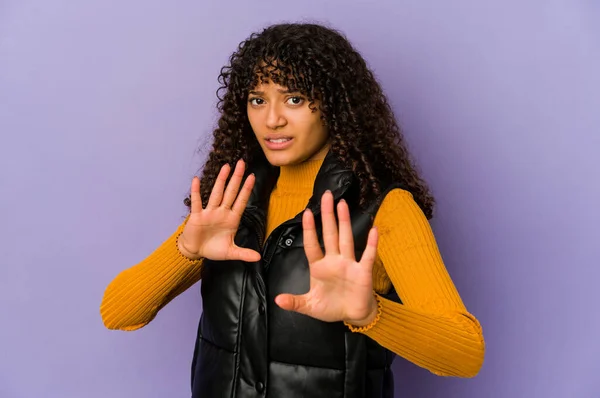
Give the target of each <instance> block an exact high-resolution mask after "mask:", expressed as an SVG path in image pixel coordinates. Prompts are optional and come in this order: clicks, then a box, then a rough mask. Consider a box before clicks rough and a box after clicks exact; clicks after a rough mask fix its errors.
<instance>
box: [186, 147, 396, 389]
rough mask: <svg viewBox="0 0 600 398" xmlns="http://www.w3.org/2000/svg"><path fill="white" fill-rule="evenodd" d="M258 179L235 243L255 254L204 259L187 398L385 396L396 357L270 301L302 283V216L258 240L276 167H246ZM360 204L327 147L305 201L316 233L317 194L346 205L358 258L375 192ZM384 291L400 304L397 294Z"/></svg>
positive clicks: (305, 279) (305, 275)
mask: <svg viewBox="0 0 600 398" xmlns="http://www.w3.org/2000/svg"><path fill="white" fill-rule="evenodd" d="M250 172H253V173H255V175H256V183H255V186H254V188H253V192H252V194H251V197H250V199H249V202H248V204H247V207H246V210H245V212H244V215H243V217H242V220H241V223H240V227H239V229H238V232H237V235H236V237H235V242H236V244H237V245H239V246H241V247H247V248H251V249H254V250H256V251H258V252H259V253H261V255H262V258H261V260H260V261H258V262H254V263H248V262H243V261H209V260H205V261H204V265H203V271H202V283H201V293H202V304H203V313H202V316H201V318H200V323H199V327H198V335H197V340H196V347H195V350H194V358H193V362H192V398H214V397H231V398H250V397H252V398H259V397H270V398H300V397H310V398H366V397H369V398H390V397H393V394H394V387H393V375H392V372H391V369H390V366H391V363H392V361H393V358H394V354H393V353H392V352H390V351H389V350H387V349H385V348H383V347H382V346H380V345H379V344H377V343H376V342H375V341H373V340H372V339H370V338H368V337H367V336H365V335H363V334H361V333H352V332H350V330H349V329H348V328H347V327H346V326H345V325H344V324H343V323H342V322H333V323H328V322H322V321H319V320H316V319H314V318H311V317H308V316H305V315H301V314H298V313H295V312H290V311H285V310H283V309H281V308H280V307H279V306H277V304H275V302H274V299H275V297H276V296H277V295H278V294H280V293H292V294H303V293H306V292H308V290H309V269H308V261H307V259H306V255H305V253H304V248H303V237H302V213H300V214H298V215H297V216H296V217H294V218H293V219H291V220H288V221H286V222H284V223H283V224H281V225H280V226H278V227H277V228H276V229H275V230H274V231H273V232H272V233H271V235H270V236H269V237H268V238H267V240H266V241H265V242H264V244H263V241H264V234H265V226H266V217H267V209H268V203H269V197H270V194H271V191H272V189H273V188H274V186H275V183H276V182H277V178H278V168H274V167H271V166H269V165H265V164H262V165H260V166H258V167H254V168H253V169H251V170H248V171H247V174H249V173H250ZM394 187H396V186H392V185H390V186H388V189H386V190H385V192H384V194H383V195H381V198H380V200H378V201H375V203H374V204H373V205H371V207H370V208H369V209H367V210H366V211H365V210H361V209H360V208H359V206H358V196H359V195H358V192H359V186H358V180H357V179H356V178H355V177H354V175H353V173H352V171H351V170H347V169H345V168H344V167H343V166H342V165H341V164H340V163H339V162H338V161H337V159H336V158H335V157H334V156H333V155H332V154H331V152H330V153H329V154H328V155H327V156H326V158H325V159H324V161H323V164H322V166H321V168H320V170H319V172H318V174H317V177H316V179H315V183H314V188H313V195H312V197H311V199H310V200H309V203H308V208H310V209H311V210H312V211H313V213H314V214H315V223H316V226H317V233H318V236H319V241H320V243H321V245H322V246H323V241H322V236H321V217H320V199H321V196H322V195H323V193H324V192H325V191H326V190H330V191H332V193H333V196H334V200H335V203H337V202H338V201H339V200H340V199H342V198H344V199H345V200H346V201H347V202H348V205H349V207H350V214H351V220H352V230H353V234H354V239H355V242H354V243H355V250H356V256H357V257H356V258H357V259H360V257H361V255H362V252H363V250H364V248H365V246H366V241H367V235H368V232H369V229H370V227H371V226H372V222H373V218H374V215H375V214H376V212H377V209H378V208H379V204H380V203H381V199H382V198H383V197H384V196H385V194H386V193H387V192H388V191H389V190H390V189H392V188H394ZM386 297H388V298H391V299H393V300H395V301H399V299H398V296H397V295H395V293H394V292H393V289H392V292H390V293H389V294H387V295H386Z"/></svg>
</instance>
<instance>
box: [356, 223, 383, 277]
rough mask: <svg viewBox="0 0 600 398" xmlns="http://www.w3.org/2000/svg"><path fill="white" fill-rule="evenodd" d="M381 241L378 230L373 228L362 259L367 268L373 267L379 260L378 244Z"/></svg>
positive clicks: (361, 261)
mask: <svg viewBox="0 0 600 398" xmlns="http://www.w3.org/2000/svg"><path fill="white" fill-rule="evenodd" d="M378 241H379V233H378V231H377V228H371V230H370V231H369V237H368V238H367V247H366V249H365V251H364V252H363V254H362V257H361V258H360V263H361V264H362V265H363V266H365V267H370V268H372V267H373V264H374V263H375V259H376V258H377V243H378Z"/></svg>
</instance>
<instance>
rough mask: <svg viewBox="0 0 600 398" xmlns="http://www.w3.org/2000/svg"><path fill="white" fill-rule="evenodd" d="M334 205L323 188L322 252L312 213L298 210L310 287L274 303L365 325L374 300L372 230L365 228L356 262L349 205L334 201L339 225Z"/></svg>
mask: <svg viewBox="0 0 600 398" xmlns="http://www.w3.org/2000/svg"><path fill="white" fill-rule="evenodd" d="M333 207H334V206H333V195H332V194H331V192H326V193H325V194H324V195H323V197H322V198H321V217H322V221H323V241H324V244H325V254H323V251H322V250H321V247H320V245H319V241H318V238H317V231H316V229H315V219H314V216H313V214H312V212H311V211H310V210H308V209H307V210H305V212H304V214H303V218H302V228H303V236H304V251H305V253H306V257H307V259H308V264H309V268H310V290H309V291H308V293H305V294H302V295H292V294H280V295H278V296H277V297H276V298H275V302H276V303H277V305H279V306H280V307H281V308H283V309H285V310H289V311H296V312H299V313H301V314H305V315H308V316H311V317H313V318H316V319H319V320H321V321H325V322H336V321H345V322H348V323H350V324H352V325H355V326H359V327H360V326H364V325H368V324H369V323H370V322H372V321H373V320H374V319H375V316H376V314H377V301H376V300H375V297H374V296H373V263H374V262H375V258H376V255H377V240H378V235H377V229H376V228H372V229H371V230H370V231H369V237H368V241H367V247H366V249H365V251H364V252H363V255H362V258H361V259H360V261H358V262H357V261H356V259H355V257H354V238H353V235H352V227H351V224H350V211H349V209H348V204H347V203H346V202H345V201H343V200H342V201H340V202H339V203H338V206H337V213H338V219H339V230H338V226H337V225H336V219H335V214H334V209H333Z"/></svg>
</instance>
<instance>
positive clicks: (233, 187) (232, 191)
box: [221, 159, 245, 209]
mask: <svg viewBox="0 0 600 398" xmlns="http://www.w3.org/2000/svg"><path fill="white" fill-rule="evenodd" d="M244 168H245V167H244V161H243V160H241V159H240V160H238V162H237V164H236V165H235V169H234V170H233V175H232V176H231V179H230V180H229V184H227V188H226V189H225V195H224V196H223V203H221V205H223V206H225V207H226V208H228V209H229V208H231V206H232V205H233V201H234V200H235V198H236V197H237V194H238V191H239V189H240V184H241V182H242V178H244Z"/></svg>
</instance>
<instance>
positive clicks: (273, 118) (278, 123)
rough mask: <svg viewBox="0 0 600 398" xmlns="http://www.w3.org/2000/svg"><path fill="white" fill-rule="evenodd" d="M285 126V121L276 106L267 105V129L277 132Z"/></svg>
mask: <svg viewBox="0 0 600 398" xmlns="http://www.w3.org/2000/svg"><path fill="white" fill-rule="evenodd" d="M286 124H287V119H286V118H285V116H284V114H283V112H282V110H281V109H280V107H279V106H278V104H271V105H269V109H268V110H267V127H268V128H270V129H271V130H277V129H278V128H281V127H283V126H285V125H286Z"/></svg>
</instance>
